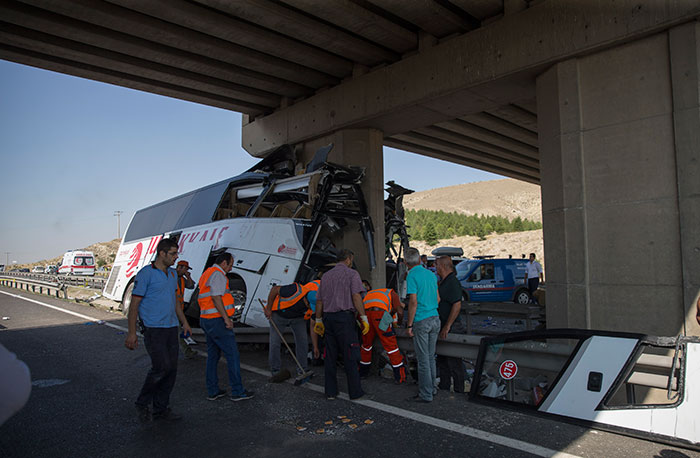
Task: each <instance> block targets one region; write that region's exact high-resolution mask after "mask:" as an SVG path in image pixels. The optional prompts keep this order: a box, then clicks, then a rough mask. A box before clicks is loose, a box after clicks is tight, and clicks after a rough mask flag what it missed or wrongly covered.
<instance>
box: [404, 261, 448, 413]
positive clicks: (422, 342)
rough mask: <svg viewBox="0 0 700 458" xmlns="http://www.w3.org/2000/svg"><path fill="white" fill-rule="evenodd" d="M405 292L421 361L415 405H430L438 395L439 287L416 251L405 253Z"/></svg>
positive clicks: (414, 342)
mask: <svg viewBox="0 0 700 458" xmlns="http://www.w3.org/2000/svg"><path fill="white" fill-rule="evenodd" d="M406 265H407V266H408V276H407V277H406V292H407V294H408V321H407V325H406V326H407V328H408V335H409V336H410V337H413V348H414V349H415V351H416V359H417V360H418V394H417V395H416V396H414V397H413V398H411V400H413V401H416V402H431V401H432V400H433V395H434V394H435V393H436V392H437V389H436V387H435V379H436V378H437V371H436V368H435V344H436V342H437V338H438V334H439V332H440V318H439V316H438V303H439V302H440V295H439V294H438V284H437V278H436V277H435V274H434V273H433V272H431V271H429V270H428V269H426V268H425V267H423V266H422V265H420V253H419V252H418V250H417V249H415V248H409V249H408V250H406Z"/></svg>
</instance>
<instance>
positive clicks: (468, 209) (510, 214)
mask: <svg viewBox="0 0 700 458" xmlns="http://www.w3.org/2000/svg"><path fill="white" fill-rule="evenodd" d="M404 207H405V208H407V209H412V210H421V209H424V210H442V211H445V212H457V213H464V214H466V215H481V214H484V215H494V216H504V217H506V218H508V219H513V218H516V217H518V216H519V217H521V218H523V219H529V220H531V221H537V222H541V221H542V203H541V198H540V187H539V186H537V185H535V184H530V183H525V182H524V181H518V180H513V179H511V178H505V179H502V180H491V181H478V182H475V183H466V184H460V185H456V186H447V187H445V188H437V189H429V190H427V191H420V192H416V193H413V194H409V195H407V196H405V197H404Z"/></svg>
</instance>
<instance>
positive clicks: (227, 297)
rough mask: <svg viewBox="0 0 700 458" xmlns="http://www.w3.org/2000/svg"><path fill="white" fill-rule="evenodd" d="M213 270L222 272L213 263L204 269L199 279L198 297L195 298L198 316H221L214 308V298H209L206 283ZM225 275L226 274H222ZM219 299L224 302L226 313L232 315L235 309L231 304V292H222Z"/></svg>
mask: <svg viewBox="0 0 700 458" xmlns="http://www.w3.org/2000/svg"><path fill="white" fill-rule="evenodd" d="M214 272H221V273H224V271H223V270H221V268H220V267H219V266H217V265H213V266H211V267H210V268H208V269H207V270H205V271H204V273H203V274H202V276H201V277H200V279H199V297H198V298H197V302H198V303H199V317H200V318H206V319H210V318H221V314H220V313H219V311H218V310H216V307H215V306H214V300H213V299H212V298H211V297H212V294H211V287H210V286H209V285H207V281H209V277H211V276H212V274H213V273H214ZM225 275H226V274H224V276H225ZM226 290H227V291H228V277H226ZM221 300H222V302H223V303H224V310H226V314H227V315H228V316H232V315H233V314H234V313H236V309H235V308H234V306H233V296H232V295H231V293H224V295H223V296H221Z"/></svg>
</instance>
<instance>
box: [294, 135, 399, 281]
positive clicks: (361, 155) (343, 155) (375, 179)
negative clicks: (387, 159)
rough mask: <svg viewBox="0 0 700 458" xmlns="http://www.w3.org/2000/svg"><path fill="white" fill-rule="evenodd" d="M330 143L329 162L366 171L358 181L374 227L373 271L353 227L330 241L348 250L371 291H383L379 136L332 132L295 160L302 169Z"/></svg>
mask: <svg viewBox="0 0 700 458" xmlns="http://www.w3.org/2000/svg"><path fill="white" fill-rule="evenodd" d="M329 143H333V145H334V146H333V150H332V151H331V153H330V155H329V156H328V161H329V162H334V163H336V164H341V165H361V166H365V167H366V171H365V177H364V179H363V181H362V191H363V193H364V195H365V200H366V202H367V207H368V209H369V214H370V217H371V218H372V223H373V225H374V251H375V257H376V259H375V262H376V265H377V267H376V268H375V269H374V270H373V271H371V272H370V269H369V258H368V253H367V251H368V250H367V244H366V243H365V240H364V238H363V236H362V233H361V232H360V230H359V226H357V225H356V224H354V223H353V227H351V228H350V229H349V230H346V231H345V235H344V237H343V238H342V239H338V240H334V242H335V243H336V246H337V247H339V248H349V249H351V250H352V251H353V252H354V253H355V264H356V265H357V270H358V271H359V272H360V275H361V276H362V279H364V280H369V282H370V283H371V284H372V287H373V288H380V287H381V288H383V287H384V285H385V283H386V273H385V266H384V249H385V248H384V162H383V151H382V143H383V134H382V132H381V131H379V130H377V129H346V130H339V131H336V132H334V133H333V134H331V135H327V136H324V137H321V138H318V139H315V140H313V141H310V142H306V143H304V144H303V145H302V147H301V148H300V151H299V153H298V159H299V161H300V162H303V163H304V165H305V164H306V163H308V162H309V161H310V160H311V158H313V155H314V153H315V152H316V150H317V149H318V148H320V147H322V146H325V145H328V144H329Z"/></svg>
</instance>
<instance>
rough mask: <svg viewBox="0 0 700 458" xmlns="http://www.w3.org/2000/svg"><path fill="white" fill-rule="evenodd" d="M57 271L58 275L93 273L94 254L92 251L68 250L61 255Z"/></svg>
mask: <svg viewBox="0 0 700 458" xmlns="http://www.w3.org/2000/svg"><path fill="white" fill-rule="evenodd" d="M58 273H59V275H60V274H64V275H95V255H94V254H93V253H92V251H80V250H69V251H67V252H66V254H64V255H63V261H61V265H60V266H59V268H58Z"/></svg>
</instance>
